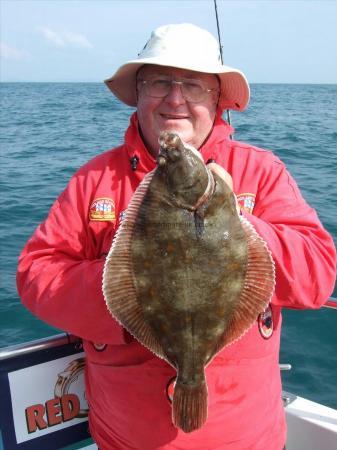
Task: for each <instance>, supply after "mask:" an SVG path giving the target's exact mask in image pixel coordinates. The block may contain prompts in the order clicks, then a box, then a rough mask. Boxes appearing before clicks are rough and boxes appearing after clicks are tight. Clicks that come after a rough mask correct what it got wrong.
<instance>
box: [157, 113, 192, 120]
mask: <svg viewBox="0 0 337 450" xmlns="http://www.w3.org/2000/svg"><path fill="white" fill-rule="evenodd" d="M160 116H161V117H162V118H163V119H166V120H182V119H188V115H186V114H165V113H162V114H160Z"/></svg>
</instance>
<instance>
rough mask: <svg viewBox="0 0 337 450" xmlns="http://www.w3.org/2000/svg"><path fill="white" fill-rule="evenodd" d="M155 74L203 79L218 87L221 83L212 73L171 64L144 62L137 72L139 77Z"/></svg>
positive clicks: (177, 77)
mask: <svg viewBox="0 0 337 450" xmlns="http://www.w3.org/2000/svg"><path fill="white" fill-rule="evenodd" d="M153 75H166V76H170V77H172V78H176V79H179V78H188V79H196V80H201V81H203V82H205V83H207V84H209V85H212V86H214V87H217V86H218V84H219V81H218V77H217V76H216V75H214V74H212V73H203V72H196V71H193V70H187V69H178V68H176V67H169V66H157V65H155V64H144V65H143V66H142V67H141V68H140V69H139V70H138V74H137V78H139V77H141V78H143V77H149V76H153Z"/></svg>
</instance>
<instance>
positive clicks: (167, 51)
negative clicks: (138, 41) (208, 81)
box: [138, 23, 221, 67]
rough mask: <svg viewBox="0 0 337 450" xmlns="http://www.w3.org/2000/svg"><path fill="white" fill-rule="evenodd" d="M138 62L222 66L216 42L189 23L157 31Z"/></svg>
mask: <svg viewBox="0 0 337 450" xmlns="http://www.w3.org/2000/svg"><path fill="white" fill-rule="evenodd" d="M138 58H139V59H144V58H160V59H161V60H162V61H163V60H164V59H165V58H166V59H167V61H168V62H171V61H172V60H176V61H180V60H181V61H184V64H185V65H186V62H187V61H189V63H190V64H191V66H192V67H193V66H200V67H201V66H205V67H207V66H212V67H214V66H217V65H221V58H220V50H219V45H218V42H217V41H216V39H215V38H214V37H213V36H212V34H211V33H209V32H208V31H206V30H203V29H202V28H199V27H197V26H196V25H192V24H189V23H182V24H173V25H172V24H171V25H164V26H161V27H158V28H156V29H155V30H154V31H153V32H152V33H151V36H150V39H149V40H148V41H147V43H146V44H145V46H144V48H143V50H142V51H141V52H140V53H139V55H138Z"/></svg>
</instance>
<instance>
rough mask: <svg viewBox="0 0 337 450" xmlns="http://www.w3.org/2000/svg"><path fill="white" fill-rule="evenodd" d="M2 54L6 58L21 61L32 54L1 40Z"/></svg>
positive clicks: (0, 48)
mask: <svg viewBox="0 0 337 450" xmlns="http://www.w3.org/2000/svg"><path fill="white" fill-rule="evenodd" d="M0 54H1V56H2V58H4V59H12V60H13V59H14V60H16V61H21V60H24V59H29V57H30V55H29V53H28V52H26V51H24V50H19V49H17V48H15V47H10V46H9V45H7V44H5V43H4V42H0Z"/></svg>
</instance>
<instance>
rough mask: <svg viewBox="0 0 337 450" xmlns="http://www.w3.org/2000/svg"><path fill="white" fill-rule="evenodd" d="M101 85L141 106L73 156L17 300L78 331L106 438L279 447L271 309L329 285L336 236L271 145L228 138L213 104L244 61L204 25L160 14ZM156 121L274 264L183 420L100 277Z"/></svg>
mask: <svg viewBox="0 0 337 450" xmlns="http://www.w3.org/2000/svg"><path fill="white" fill-rule="evenodd" d="M107 85H108V87H109V88H110V89H111V91H112V92H113V93H114V94H115V95H116V96H117V97H118V98H119V99H120V100H121V101H123V102H124V103H126V104H128V105H131V106H137V112H136V113H135V114H133V116H132V117H131V123H130V126H129V128H128V129H127V131H126V134H125V142H124V144H123V145H121V146H119V147H118V148H116V149H114V150H113V151H109V152H106V153H104V154H102V155H99V156H97V157H96V158H94V159H93V160H92V161H90V162H89V163H87V164H86V165H85V166H83V167H82V168H81V169H79V171H78V172H77V173H76V174H75V175H74V177H73V178H72V179H71V180H70V182H69V185H68V186H67V188H66V190H65V191H64V192H63V193H62V194H61V195H60V197H59V198H58V199H57V200H56V202H55V204H54V205H53V207H52V208H51V211H50V213H49V216H48V218H47V219H46V221H45V222H44V223H42V224H41V225H40V226H39V227H38V228H37V230H36V231H35V233H34V235H33V237H32V238H31V239H30V240H29V242H28V243H27V245H26V247H25V249H24V250H23V252H22V255H21V256H20V261H19V269H18V289H19V292H20V295H21V297H22V301H23V303H24V304H25V305H26V306H27V307H28V308H29V309H30V310H31V311H32V312H33V313H34V314H36V315H37V316H38V317H40V318H41V319H42V320H45V321H46V322H48V323H50V324H51V325H53V326H56V327H58V328H61V329H63V330H65V331H67V332H70V333H73V334H75V335H78V336H81V337H82V338H83V340H84V349H85V351H86V354H87V366H86V377H85V378H86V398H87V400H88V403H89V406H90V430H91V433H92V435H93V437H94V439H95V441H96V442H97V444H98V446H99V448H100V449H101V450H114V449H141V450H150V449H178V448H179V449H186V450H192V449H193V450H212V449H235V450H243V449H256V450H267V449H273V450H280V449H282V448H283V446H284V445H285V440H286V430H285V420H284V412H283V407H282V402H281V382H280V373H279V367H278V357H279V341H280V329H281V314H280V310H281V307H290V308H298V309H302V308H318V307H320V306H321V305H322V303H324V301H325V300H326V299H327V298H328V296H329V295H330V293H331V291H332V289H333V284H334V279H335V264H336V252H335V249H334V245H333V242H332V239H331V237H330V236H329V235H328V233H327V232H326V231H325V230H324V229H323V227H322V225H321V224H320V222H319V220H318V218H317V215H316V213H315V212H314V211H313V210H312V209H311V208H310V207H309V206H308V205H307V204H306V203H305V201H304V200H303V198H302V196H301V194H300V192H299V190H298V188H297V186H296V183H295V182H294V180H293V179H292V178H291V176H290V175H289V173H288V172H287V171H286V169H285V167H284V165H283V164H282V162H281V161H280V160H279V159H278V158H276V157H275V156H274V155H273V154H272V153H271V152H268V151H264V150H261V149H258V148H255V147H252V146H250V145H247V144H243V143H239V142H235V141H231V140H230V139H229V135H230V133H232V129H231V127H230V126H228V124H226V123H225V122H224V121H223V120H222V119H221V115H222V112H223V110H224V108H230V109H235V110H238V111H242V110H244V109H245V107H246V106H247V103H248V100H249V87H248V83H247V81H246V79H245V77H244V75H243V74H242V73H241V72H240V71H238V70H236V69H232V68H230V67H226V66H223V65H221V63H220V62H219V49H218V45H217V42H216V40H215V39H214V38H213V36H211V35H210V34H209V33H208V32H207V31H205V30H202V29H200V28H198V27H195V26H193V25H189V24H181V25H168V26H163V27H160V28H158V29H157V30H155V31H154V32H153V33H152V35H151V37H150V39H149V41H148V42H147V44H146V46H145V47H144V49H143V50H142V52H141V53H140V55H139V57H138V59H136V60H134V61H131V62H128V63H127V64H125V65H124V66H122V67H121V68H120V69H119V70H118V71H117V72H116V73H115V75H114V76H113V77H111V78H110V79H109V80H107ZM162 130H174V131H175V132H177V133H179V135H180V136H181V138H182V139H183V140H184V141H185V142H186V143H188V144H190V145H192V146H194V147H195V148H197V149H198V150H199V151H200V153H201V155H202V157H203V159H204V161H205V162H209V161H212V163H211V165H210V167H212V170H214V171H217V172H218V174H220V175H221V176H223V178H224V179H225V180H226V181H227V182H228V184H229V185H230V186H233V191H234V192H235V194H236V196H237V200H238V204H239V205H240V207H241V212H242V214H244V215H245V216H246V218H247V219H248V220H249V221H250V222H251V223H252V225H253V226H254V227H255V229H256V230H257V232H258V233H259V234H260V235H261V237H262V238H263V239H264V240H265V241H266V242H267V244H268V246H269V249H270V251H271V252H272V255H273V258H274V261H275V266H276V289H275V294H274V296H273V298H272V301H271V306H270V307H269V308H268V309H267V310H266V312H265V313H264V314H262V315H260V316H259V317H258V318H257V320H256V324H255V325H254V326H253V327H252V328H251V329H250V330H249V331H248V332H247V333H246V334H245V336H244V337H242V338H241V339H240V340H238V341H237V342H235V343H234V344H232V345H230V346H229V347H227V348H225V349H224V350H223V351H221V352H220V353H219V354H218V355H217V356H216V357H215V358H214V359H213V361H212V362H211V364H210V365H209V366H208V367H207V369H206V374H207V382H208V397H209V413H208V419H207V422H206V424H205V425H204V426H203V427H202V428H201V429H199V430H197V431H195V432H192V433H189V434H185V433H184V432H183V431H181V430H179V429H177V428H175V427H174V426H173V425H172V422H171V405H170V402H169V394H170V391H171V389H172V378H173V377H174V375H175V371H174V370H173V369H172V368H171V367H170V366H169V365H168V364H166V363H165V362H164V361H162V360H160V359H158V358H157V357H155V356H154V355H153V354H152V353H150V352H149V351H148V350H147V349H145V348H144V347H143V346H142V345H140V344H139V343H138V342H137V341H136V340H134V339H133V338H132V337H131V336H130V335H129V334H128V333H127V332H126V331H124V330H123V329H122V327H121V326H119V325H118V324H117V322H116V321H115V320H114V319H113V318H112V317H111V315H110V314H109V312H108V311H107V308H106V305H105V303H104V299H103V295H102V288H101V284H102V271H103V266H104V261H105V257H106V255H107V253H108V251H109V249H110V247H111V242H112V239H113V237H114V235H115V233H116V230H117V228H118V226H119V224H120V222H121V220H122V218H123V214H124V211H125V210H126V208H127V206H128V204H129V202H130V199H131V197H132V194H133V192H134V191H135V189H136V188H137V186H138V185H139V183H140V181H141V180H142V179H143V177H144V176H145V174H146V173H148V172H149V171H151V170H153V169H154V168H155V166H156V155H157V153H158V136H159V133H160V132H161V131H162ZM229 174H230V175H229Z"/></svg>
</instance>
